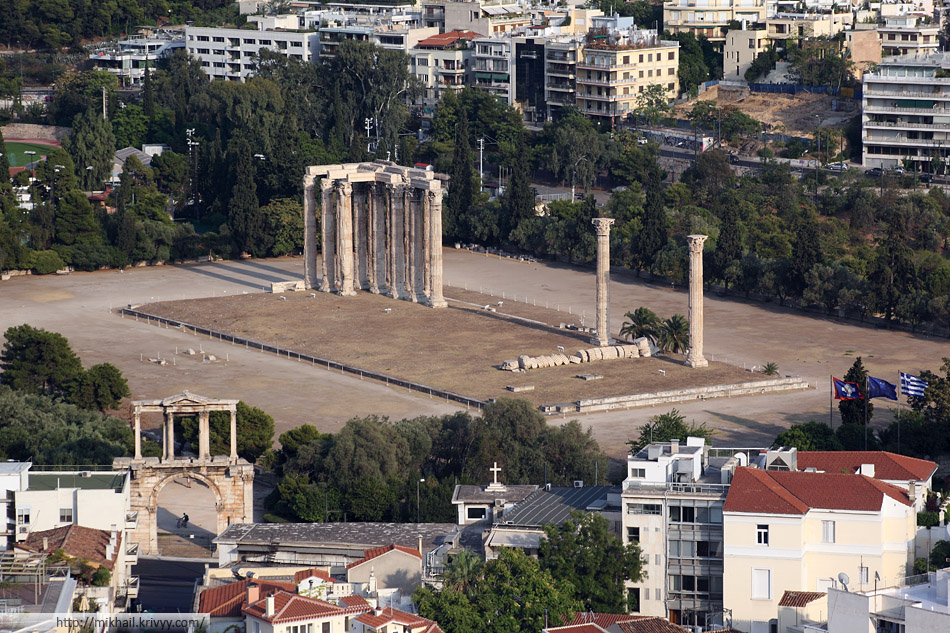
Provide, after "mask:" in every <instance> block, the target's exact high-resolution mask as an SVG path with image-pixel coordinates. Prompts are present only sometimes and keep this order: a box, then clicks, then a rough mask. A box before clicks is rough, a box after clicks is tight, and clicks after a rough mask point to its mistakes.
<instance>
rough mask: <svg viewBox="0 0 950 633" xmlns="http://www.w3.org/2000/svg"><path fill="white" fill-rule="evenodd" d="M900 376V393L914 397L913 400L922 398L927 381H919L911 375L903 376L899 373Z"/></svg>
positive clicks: (903, 374) (902, 373)
mask: <svg viewBox="0 0 950 633" xmlns="http://www.w3.org/2000/svg"><path fill="white" fill-rule="evenodd" d="M900 375H901V391H902V392H904V395H907V396H914V397H915V398H923V397H924V389H926V388H927V381H926V380H921V379H920V378H918V377H917V376H914V375H911V374H905V373H904V372H900Z"/></svg>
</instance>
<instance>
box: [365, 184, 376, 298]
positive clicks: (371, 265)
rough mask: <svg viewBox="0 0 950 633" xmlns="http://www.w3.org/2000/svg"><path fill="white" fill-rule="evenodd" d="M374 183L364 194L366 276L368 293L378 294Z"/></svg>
mask: <svg viewBox="0 0 950 633" xmlns="http://www.w3.org/2000/svg"><path fill="white" fill-rule="evenodd" d="M376 223H377V222H376V183H370V184H369V186H368V188H367V193H366V252H367V253H368V254H369V256H368V258H367V261H366V276H367V277H368V278H369V291H370V292H372V293H374V294H379V282H378V281H377V274H376V268H377V267H376V262H377V261H378V260H379V244H377V242H378V238H377V236H376Z"/></svg>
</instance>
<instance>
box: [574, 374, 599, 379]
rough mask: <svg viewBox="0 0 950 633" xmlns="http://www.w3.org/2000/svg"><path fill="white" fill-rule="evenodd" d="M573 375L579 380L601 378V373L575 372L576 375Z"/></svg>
mask: <svg viewBox="0 0 950 633" xmlns="http://www.w3.org/2000/svg"><path fill="white" fill-rule="evenodd" d="M575 377H576V378H580V379H581V380H584V381H588V380H601V379H602V378H603V376H602V375H601V374H577V376H575Z"/></svg>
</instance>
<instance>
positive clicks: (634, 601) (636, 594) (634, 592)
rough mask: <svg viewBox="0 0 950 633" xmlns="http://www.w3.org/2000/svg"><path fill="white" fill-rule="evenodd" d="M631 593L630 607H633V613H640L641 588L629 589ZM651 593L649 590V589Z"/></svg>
mask: <svg viewBox="0 0 950 633" xmlns="http://www.w3.org/2000/svg"><path fill="white" fill-rule="evenodd" d="M627 591H629V592H630V594H629V597H630V606H632V607H633V611H632V612H633V613H639V612H640V588H639V587H630V588H629V589H627ZM647 591H649V589H647Z"/></svg>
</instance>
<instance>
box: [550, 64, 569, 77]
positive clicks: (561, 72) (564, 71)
mask: <svg viewBox="0 0 950 633" xmlns="http://www.w3.org/2000/svg"><path fill="white" fill-rule="evenodd" d="M546 72H547V74H548V75H551V76H552V77H568V78H570V79H573V78H574V67H573V66H567V65H566V64H565V65H564V66H563V67H562V66H561V65H560V64H558V65H557V67H555V66H553V65H551V64H549V65H548V68H547V71H546Z"/></svg>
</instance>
